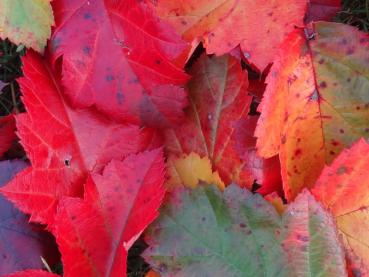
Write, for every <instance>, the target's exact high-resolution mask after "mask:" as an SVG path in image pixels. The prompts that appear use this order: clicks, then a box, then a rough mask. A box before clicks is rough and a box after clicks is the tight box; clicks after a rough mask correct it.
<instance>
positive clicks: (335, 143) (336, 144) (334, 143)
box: [332, 139, 340, 146]
mask: <svg viewBox="0 0 369 277" xmlns="http://www.w3.org/2000/svg"><path fill="white" fill-rule="evenodd" d="M332 145H333V146H338V145H340V143H339V142H338V141H335V140H334V139H332Z"/></svg>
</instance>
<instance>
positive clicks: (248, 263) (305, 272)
mask: <svg viewBox="0 0 369 277" xmlns="http://www.w3.org/2000/svg"><path fill="white" fill-rule="evenodd" d="M146 240H147V242H148V244H149V247H148V248H147V249H146V250H145V252H144V257H145V259H146V261H147V262H149V263H150V264H151V266H152V267H153V269H154V270H155V271H157V272H159V273H160V274H161V276H163V277H165V276H186V277H191V276H235V277H237V276H242V277H245V276H247V277H248V276H250V277H252V276H332V277H337V276H346V264H345V259H344V254H343V251H342V249H341V246H340V244H339V241H338V236H337V233H336V231H335V225H334V224H333V220H332V218H331V217H330V214H329V213H327V211H325V210H324V209H323V207H322V206H321V205H320V204H319V203H318V202H317V201H316V200H315V199H314V197H312V196H311V194H310V192H308V191H307V190H305V191H304V192H303V193H302V194H301V195H299V197H297V198H296V200H295V202H293V203H292V204H290V206H289V208H288V210H287V211H286V212H285V213H284V215H283V217H282V218H281V217H280V216H279V214H278V213H277V212H276V210H275V209H274V207H273V206H272V204H270V203H268V202H267V201H266V200H264V199H263V198H262V197H261V196H260V195H255V194H252V193H251V192H249V191H247V190H246V189H241V188H239V187H238V186H237V185H230V186H228V187H226V188H225V190H224V192H223V193H221V192H220V191H219V190H217V189H216V187H215V186H212V185H207V186H199V188H197V189H194V190H184V189H183V190H179V191H176V192H175V193H174V194H172V195H171V197H170V198H169V201H168V203H166V204H164V205H163V207H162V209H161V212H160V216H159V218H158V220H157V221H155V222H154V223H153V224H152V225H151V226H150V228H149V229H148V232H147V236H146Z"/></svg>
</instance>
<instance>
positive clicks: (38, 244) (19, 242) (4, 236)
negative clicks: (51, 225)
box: [0, 160, 57, 276]
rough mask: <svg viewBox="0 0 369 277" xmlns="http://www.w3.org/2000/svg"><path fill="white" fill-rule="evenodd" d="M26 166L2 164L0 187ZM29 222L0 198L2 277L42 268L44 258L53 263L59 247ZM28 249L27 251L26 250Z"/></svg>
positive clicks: (0, 264) (20, 162) (10, 163)
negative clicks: (16, 272) (29, 269)
mask: <svg viewBox="0 0 369 277" xmlns="http://www.w3.org/2000/svg"><path fill="white" fill-rule="evenodd" d="M26 166H27V163H25V162H23V161H20V160H14V161H2V162H0V187H2V186H3V185H5V184H6V183H7V182H8V181H9V180H11V179H12V178H13V177H14V175H15V174H17V172H19V171H21V170H22V169H23V168H25V167H26ZM40 229H41V228H36V226H32V225H30V224H29V223H28V217H27V216H26V215H25V214H23V213H21V212H20V211H19V210H18V209H16V208H15V207H14V206H13V205H12V204H11V203H10V202H9V201H7V200H6V199H5V198H4V197H3V196H0V257H1V258H0V276H4V275H5V274H9V273H12V272H15V271H18V270H25V269H28V268H42V267H43V263H42V261H41V257H43V258H44V259H45V260H47V261H48V263H49V264H51V265H52V264H53V263H54V262H55V260H56V258H57V255H56V254H55V253H56V245H55V242H54V241H53V239H52V237H51V235H50V234H48V233H46V232H44V231H41V230H40ZM24 249H27V251H24Z"/></svg>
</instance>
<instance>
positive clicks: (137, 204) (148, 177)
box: [53, 150, 165, 277]
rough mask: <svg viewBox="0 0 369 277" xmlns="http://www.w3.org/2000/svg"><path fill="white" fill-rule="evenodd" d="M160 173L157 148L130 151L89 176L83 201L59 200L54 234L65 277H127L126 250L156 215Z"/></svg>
mask: <svg viewBox="0 0 369 277" xmlns="http://www.w3.org/2000/svg"><path fill="white" fill-rule="evenodd" d="M164 174H165V173H164V159H163V155H162V151H161V150H153V151H151V152H144V153H142V154H138V155H130V156H128V157H127V158H126V159H124V160H123V161H122V162H121V161H117V160H113V161H112V162H110V163H109V164H108V165H107V166H106V167H105V169H104V172H103V173H102V174H101V175H100V174H93V175H92V177H91V178H89V179H88V180H87V184H86V186H85V196H84V199H83V200H82V199H79V198H71V197H68V198H65V199H64V200H63V201H61V203H60V206H59V210H58V213H57V215H56V220H55V225H54V226H53V233H54V235H55V237H56V240H57V243H58V245H59V249H60V252H61V254H62V261H63V272H64V276H65V277H74V276H110V277H115V276H116V277H118V276H119V277H122V276H126V262H127V261H126V259H127V252H128V250H129V248H130V247H131V246H132V244H133V243H134V242H135V240H136V239H137V238H138V237H139V236H140V234H141V233H142V232H143V230H144V229H145V228H146V227H147V226H148V225H149V224H150V223H151V222H152V221H153V220H154V219H155V218H156V217H157V216H158V211H157V210H158V208H159V206H160V204H161V201H162V199H163V197H164V194H165V189H164Z"/></svg>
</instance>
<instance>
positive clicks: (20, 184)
mask: <svg viewBox="0 0 369 277" xmlns="http://www.w3.org/2000/svg"><path fill="white" fill-rule="evenodd" d="M23 64H24V67H23V72H24V75H25V77H23V78H21V79H20V80H19V83H20V86H21V90H22V92H23V102H24V104H25V107H26V109H27V113H25V114H19V115H17V116H16V121H17V127H18V136H19V137H20V139H21V143H22V145H23V147H24V149H25V151H26V153H27V156H28V158H29V159H30V161H31V164H32V166H31V167H29V168H27V169H25V170H24V171H22V172H21V173H19V174H18V175H17V176H16V177H15V178H14V179H13V180H12V181H11V182H10V183H9V184H8V185H7V186H5V187H3V188H2V189H1V191H2V193H3V194H4V195H5V196H6V197H7V198H8V199H9V200H11V201H12V202H13V203H15V204H16V206H17V207H18V208H19V209H21V210H22V211H23V212H25V213H29V214H31V221H37V222H41V223H44V224H50V223H52V222H53V220H54V213H55V208H56V205H57V204H58V200H59V199H60V198H61V197H63V196H67V195H69V196H80V195H82V190H83V184H84V182H85V178H86V176H87V174H88V173H89V172H91V171H97V172H98V171H100V170H101V169H102V168H103V167H104V166H105V164H106V163H108V162H109V161H110V160H112V159H114V158H115V159H121V158H122V157H124V156H126V155H128V154H131V153H137V152H139V151H142V150H144V149H146V148H147V147H148V146H150V147H151V146H153V145H155V144H153V145H152V141H151V138H152V137H153V136H152V135H153V134H152V131H150V130H145V129H140V128H139V127H137V126H133V125H123V124H118V123H115V122H114V121H109V120H108V119H106V118H105V117H103V116H101V115H100V114H98V113H97V112H96V110H94V109H84V110H73V109H72V108H70V106H69V105H68V104H67V103H66V101H65V99H64V97H63V95H62V93H61V89H60V86H59V84H58V80H57V79H56V76H55V74H54V73H53V72H52V71H51V70H50V67H49V66H48V64H47V63H46V62H45V61H43V60H42V59H41V58H40V57H38V56H37V54H35V53H32V52H28V54H27V56H26V57H25V58H24V59H23Z"/></svg>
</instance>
